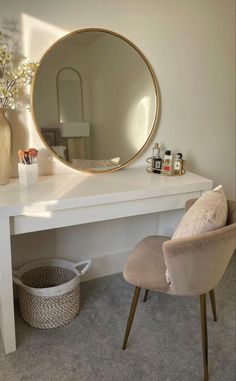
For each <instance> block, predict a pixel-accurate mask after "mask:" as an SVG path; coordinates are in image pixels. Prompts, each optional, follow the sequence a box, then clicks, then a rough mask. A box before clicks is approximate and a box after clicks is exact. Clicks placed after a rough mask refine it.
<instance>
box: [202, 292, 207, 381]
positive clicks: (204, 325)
mask: <svg viewBox="0 0 236 381" xmlns="http://www.w3.org/2000/svg"><path fill="white" fill-rule="evenodd" d="M200 309H201V331H202V354H203V366H204V381H208V339H207V314H206V294H202V295H200Z"/></svg>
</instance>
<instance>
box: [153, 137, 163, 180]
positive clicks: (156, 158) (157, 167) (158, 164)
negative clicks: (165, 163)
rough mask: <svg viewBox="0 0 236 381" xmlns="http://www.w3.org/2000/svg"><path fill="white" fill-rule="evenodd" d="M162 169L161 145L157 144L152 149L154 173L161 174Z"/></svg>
mask: <svg viewBox="0 0 236 381" xmlns="http://www.w3.org/2000/svg"><path fill="white" fill-rule="evenodd" d="M161 169H162V158H161V150H160V144H159V143H155V145H154V147H153V149H152V172H155V173H161Z"/></svg>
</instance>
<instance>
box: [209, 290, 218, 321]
mask: <svg viewBox="0 0 236 381" xmlns="http://www.w3.org/2000/svg"><path fill="white" fill-rule="evenodd" d="M209 294H210V299H211V308H212V313H213V317H214V320H215V321H217V315H216V300H215V292H214V290H211V291H210V292H209Z"/></svg>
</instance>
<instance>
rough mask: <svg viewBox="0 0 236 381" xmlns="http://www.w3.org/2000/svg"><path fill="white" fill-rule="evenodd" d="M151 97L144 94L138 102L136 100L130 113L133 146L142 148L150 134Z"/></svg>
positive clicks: (130, 134) (129, 132)
mask: <svg viewBox="0 0 236 381" xmlns="http://www.w3.org/2000/svg"><path fill="white" fill-rule="evenodd" d="M150 103H151V102H150V97H149V96H144V97H143V98H142V99H140V101H139V102H137V104H136V103H135V102H134V103H133V107H132V109H131V110H130V113H129V121H128V122H127V125H130V126H132V128H130V129H127V132H128V134H127V135H128V136H127V138H128V140H129V142H130V143H132V145H133V148H134V149H135V150H136V151H137V150H140V149H141V148H142V146H143V144H144V142H145V141H146V140H147V138H148V136H149V134H150V125H151V121H150V114H152V113H150V108H151V104H150Z"/></svg>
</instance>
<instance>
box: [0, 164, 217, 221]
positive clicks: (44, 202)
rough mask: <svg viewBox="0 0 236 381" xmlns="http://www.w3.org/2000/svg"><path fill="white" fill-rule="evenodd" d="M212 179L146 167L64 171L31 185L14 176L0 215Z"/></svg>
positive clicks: (188, 186)
mask: <svg viewBox="0 0 236 381" xmlns="http://www.w3.org/2000/svg"><path fill="white" fill-rule="evenodd" d="M211 188H212V180H209V179H207V178H205V177H201V176H198V175H195V174H193V173H191V172H187V173H186V174H185V175H183V176H161V175H158V174H154V173H147V172H146V170H145V168H143V167H142V168H125V169H123V170H121V171H118V172H114V173H109V174H85V173H78V174H77V173H76V174H74V173H73V174H63V175H61V174H60V175H52V176H42V177H39V179H38V183H37V184H35V185H31V186H28V187H26V186H24V185H21V184H19V182H18V179H13V180H11V182H10V183H9V184H8V185H4V186H1V187H0V217H6V216H17V215H22V214H25V210H26V209H28V208H31V209H34V210H38V209H41V210H42V208H43V210H45V211H46V210H63V209H70V208H74V207H83V206H92V205H98V204H102V205H105V204H108V203H113V202H122V201H130V200H137V199H144V198H151V197H162V196H166V195H174V194H180V193H187V192H194V191H202V190H209V189H211Z"/></svg>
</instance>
